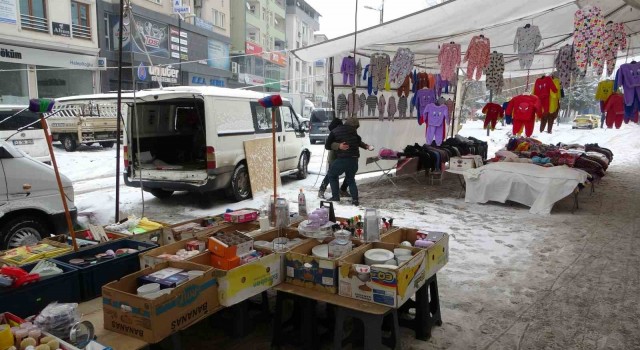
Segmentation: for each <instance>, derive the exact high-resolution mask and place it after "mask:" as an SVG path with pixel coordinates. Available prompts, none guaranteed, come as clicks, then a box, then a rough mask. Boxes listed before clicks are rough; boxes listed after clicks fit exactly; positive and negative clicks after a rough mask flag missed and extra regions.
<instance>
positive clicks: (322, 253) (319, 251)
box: [311, 244, 329, 258]
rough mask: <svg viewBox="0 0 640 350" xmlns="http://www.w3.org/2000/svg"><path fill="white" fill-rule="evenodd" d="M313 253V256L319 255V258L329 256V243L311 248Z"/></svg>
mask: <svg viewBox="0 0 640 350" xmlns="http://www.w3.org/2000/svg"><path fill="white" fill-rule="evenodd" d="M311 254H313V256H317V257H318V258H328V257H329V246H328V245H327V244H319V245H317V246H315V247H313V249H311Z"/></svg>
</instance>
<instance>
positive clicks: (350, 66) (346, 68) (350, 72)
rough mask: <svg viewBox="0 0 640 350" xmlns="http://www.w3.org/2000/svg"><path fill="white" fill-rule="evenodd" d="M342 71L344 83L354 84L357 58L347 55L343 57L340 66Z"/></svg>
mask: <svg viewBox="0 0 640 350" xmlns="http://www.w3.org/2000/svg"><path fill="white" fill-rule="evenodd" d="M340 73H342V84H344V85H347V82H348V83H349V85H353V84H354V83H355V81H356V59H355V58H353V57H351V56H347V57H344V58H343V59H342V65H341V66H340Z"/></svg>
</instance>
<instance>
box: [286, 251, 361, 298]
mask: <svg viewBox="0 0 640 350" xmlns="http://www.w3.org/2000/svg"><path fill="white" fill-rule="evenodd" d="M352 242H354V244H355V247H354V250H355V249H358V247H362V246H363V244H362V242H360V241H352ZM320 244H323V242H320V241H318V240H317V239H309V240H306V241H305V242H304V243H302V244H301V245H299V246H297V247H295V248H293V249H291V250H290V251H288V252H287V253H285V258H284V272H285V279H286V281H287V283H291V284H295V285H297V286H301V287H305V288H309V289H314V290H317V291H321V292H327V293H332V294H336V293H338V266H339V262H340V259H330V258H319V257H315V256H313V253H312V249H313V247H315V246H317V245H320Z"/></svg>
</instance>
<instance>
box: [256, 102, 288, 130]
mask: <svg viewBox="0 0 640 350" xmlns="http://www.w3.org/2000/svg"><path fill="white" fill-rule="evenodd" d="M251 114H252V116H253V124H254V126H255V130H256V132H257V133H262V134H266V133H270V132H271V126H272V125H271V108H264V107H262V106H261V105H260V104H259V103H258V102H251ZM279 121H280V118H279V113H277V110H276V131H282V126H281V125H280V123H279Z"/></svg>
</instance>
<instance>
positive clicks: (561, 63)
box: [555, 44, 578, 89]
mask: <svg viewBox="0 0 640 350" xmlns="http://www.w3.org/2000/svg"><path fill="white" fill-rule="evenodd" d="M555 66H556V71H557V72H558V77H559V78H560V84H561V85H562V87H563V88H565V89H566V88H568V87H569V86H570V85H571V78H573V77H575V76H576V72H577V68H578V66H577V64H576V58H575V55H574V51H573V45H569V44H566V45H564V46H563V47H561V48H560V50H558V56H556V59H555Z"/></svg>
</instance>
